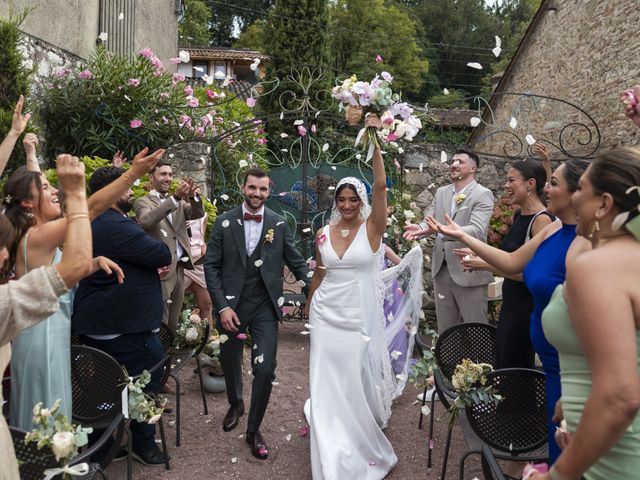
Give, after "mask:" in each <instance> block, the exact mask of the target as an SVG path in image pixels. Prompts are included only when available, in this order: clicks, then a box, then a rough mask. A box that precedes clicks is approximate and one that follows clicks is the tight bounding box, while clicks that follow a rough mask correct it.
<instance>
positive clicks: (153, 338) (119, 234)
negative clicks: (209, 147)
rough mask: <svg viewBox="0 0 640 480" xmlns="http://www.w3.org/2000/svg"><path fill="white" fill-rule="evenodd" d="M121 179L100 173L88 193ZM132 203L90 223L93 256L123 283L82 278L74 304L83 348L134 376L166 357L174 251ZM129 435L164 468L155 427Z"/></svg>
mask: <svg viewBox="0 0 640 480" xmlns="http://www.w3.org/2000/svg"><path fill="white" fill-rule="evenodd" d="M122 174H123V170H122V169H121V168H117V167H102V168H99V169H97V170H96V171H95V172H94V173H93V175H92V177H91V179H90V180H89V189H90V191H91V192H92V193H95V192H96V191H98V190H100V189H101V188H103V187H105V186H106V185H108V184H110V183H111V182H113V181H114V180H116V179H117V178H118V177H120V176H121V175H122ZM132 199H133V192H132V191H131V189H129V191H128V192H127V193H126V194H124V195H123V196H122V197H121V198H120V200H118V202H117V203H116V204H115V205H112V206H111V208H109V209H108V210H107V211H106V212H104V213H103V214H102V215H100V216H98V217H96V218H95V219H94V220H93V222H92V223H91V229H92V233H93V251H94V252H95V255H96V256H100V255H103V256H105V257H108V258H110V259H112V260H113V261H114V262H116V263H117V264H118V265H119V266H120V267H121V268H122V270H123V272H124V277H125V278H124V283H122V284H119V283H118V282H117V280H116V279H115V276H113V275H111V276H110V275H106V274H105V273H104V272H102V273H101V272H96V273H95V274H93V275H91V276H89V277H87V278H85V279H83V280H82V281H81V282H80V284H79V286H78V290H77V292H76V295H75V299H74V304H73V316H72V330H73V332H74V333H75V334H76V335H80V336H81V339H82V341H83V343H84V344H86V345H88V346H91V347H95V348H97V349H99V350H102V351H104V352H106V353H108V354H109V355H111V356H112V357H114V358H115V359H116V361H118V363H120V364H122V365H124V367H125V368H126V369H127V372H128V373H129V375H131V376H135V375H138V374H140V373H142V371H143V370H145V369H150V368H151V367H153V366H154V365H155V364H157V362H159V361H160V360H161V359H162V357H163V356H164V349H163V348H162V344H161V343H160V338H159V335H158V331H159V329H160V324H161V322H162V307H163V304H162V290H161V288H160V278H159V277H158V268H160V267H163V266H166V265H169V264H170V263H171V252H170V251H169V247H167V245H165V244H164V243H163V242H161V241H159V240H154V239H153V238H151V237H150V236H149V235H148V234H147V233H145V231H144V230H143V229H142V228H141V227H140V226H139V225H138V224H136V223H135V222H133V221H132V220H131V219H130V218H129V217H128V216H127V212H129V211H130V210H131V208H132V207H133V204H132ZM161 378H162V372H155V373H154V374H153V375H152V377H151V382H150V383H149V385H148V387H147V390H149V391H151V392H153V391H157V389H158V387H159V384H160V380H161ZM131 431H132V433H133V455H134V457H135V458H136V459H137V460H139V461H140V462H142V463H144V464H145V465H162V464H163V463H164V461H165V458H164V454H163V453H162V452H161V451H160V449H159V448H158V446H157V445H156V443H155V440H154V437H155V425H150V424H146V423H138V422H135V421H132V422H131Z"/></svg>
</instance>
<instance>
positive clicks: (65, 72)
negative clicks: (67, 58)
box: [54, 67, 71, 78]
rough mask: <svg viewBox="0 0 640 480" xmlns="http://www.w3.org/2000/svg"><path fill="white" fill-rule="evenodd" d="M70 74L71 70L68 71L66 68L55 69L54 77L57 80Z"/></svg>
mask: <svg viewBox="0 0 640 480" xmlns="http://www.w3.org/2000/svg"><path fill="white" fill-rule="evenodd" d="M70 73H71V70H69V69H68V68H67V67H64V68H56V71H55V73H54V75H55V76H56V77H58V78H62V77H66V76H67V75H69V74H70Z"/></svg>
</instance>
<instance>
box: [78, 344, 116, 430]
mask: <svg viewBox="0 0 640 480" xmlns="http://www.w3.org/2000/svg"><path fill="white" fill-rule="evenodd" d="M127 383H128V379H127V378H126V376H125V374H124V371H123V369H122V367H121V366H120V364H118V362H117V361H116V360H115V359H114V358H113V357H112V356H110V355H109V354H107V353H105V352H103V351H101V350H98V349H96V348H92V347H87V346H83V345H72V346H71V388H72V398H73V422H74V423H79V424H80V425H83V426H87V427H89V426H91V427H93V428H106V427H107V426H108V425H109V424H110V423H111V421H112V420H113V418H114V417H115V416H117V415H118V414H121V413H122V390H123V389H124V387H125V385H126V384H127Z"/></svg>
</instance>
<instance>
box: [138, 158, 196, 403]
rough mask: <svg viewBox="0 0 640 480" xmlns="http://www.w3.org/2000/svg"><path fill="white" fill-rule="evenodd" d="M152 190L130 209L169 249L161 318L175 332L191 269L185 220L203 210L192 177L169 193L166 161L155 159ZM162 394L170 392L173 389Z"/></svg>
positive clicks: (145, 227) (169, 167)
mask: <svg viewBox="0 0 640 480" xmlns="http://www.w3.org/2000/svg"><path fill="white" fill-rule="evenodd" d="M149 180H151V185H152V186H153V190H151V191H150V192H149V194H148V195H146V196H144V197H141V198H139V199H137V200H136V201H135V203H134V204H133V208H134V210H135V212H136V219H137V221H138V224H139V225H140V226H141V227H142V228H143V229H144V230H145V231H146V232H147V233H148V234H149V235H151V237H153V238H155V239H156V240H160V241H161V242H164V243H165V244H166V245H167V246H168V247H169V250H171V255H172V259H171V263H170V264H169V265H168V266H169V269H168V271H167V272H166V273H165V274H163V275H162V300H163V302H164V303H163V305H164V313H163V315H162V321H163V322H164V323H165V324H166V325H168V327H169V329H170V330H171V331H172V332H173V333H175V332H176V328H177V326H178V318H179V317H180V312H182V302H183V300H184V286H183V282H184V270H192V269H193V259H192V258H191V251H190V248H189V235H188V233H187V220H194V219H196V218H202V216H203V215H204V209H203V207H202V202H201V201H200V198H199V196H198V195H197V193H196V191H197V189H198V186H197V185H195V184H194V183H193V180H192V179H190V178H186V179H184V180H182V181H181V182H180V183H179V184H178V187H177V188H176V190H175V192H174V193H173V194H171V193H169V189H170V188H171V182H172V180H173V170H172V168H171V163H170V162H169V161H164V160H163V161H161V162H158V165H156V166H155V167H154V169H153V170H152V171H151V173H150V174H149ZM164 393H174V392H173V390H171V391H166V392H164Z"/></svg>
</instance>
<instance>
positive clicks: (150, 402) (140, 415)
mask: <svg viewBox="0 0 640 480" xmlns="http://www.w3.org/2000/svg"><path fill="white" fill-rule="evenodd" d="M125 374H126V371H125ZM127 377H128V374H127ZM150 381H151V374H150V373H149V371H148V370H143V371H142V373H141V374H140V376H139V377H138V378H137V379H136V381H135V382H134V381H133V380H129V384H128V386H127V389H128V390H129V396H128V399H127V407H128V409H129V418H131V419H132V420H135V421H136V422H141V423H157V422H158V421H159V420H160V416H161V415H162V413H163V411H164V406H165V404H166V403H167V399H166V398H162V399H159V400H156V399H155V398H152V397H150V396H149V395H148V394H147V393H145V391H144V388H145V387H146V386H147V385H148V384H149V382H150Z"/></svg>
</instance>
